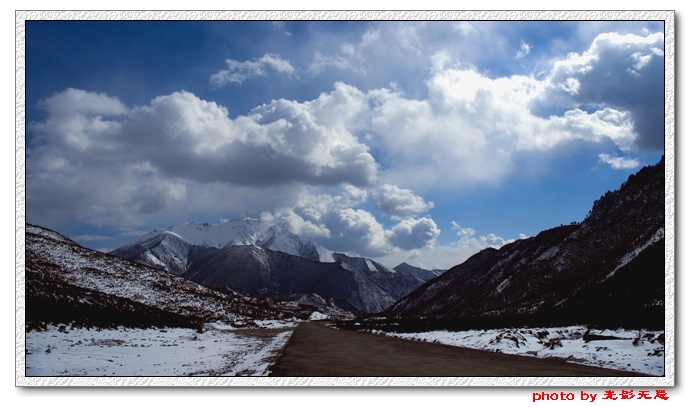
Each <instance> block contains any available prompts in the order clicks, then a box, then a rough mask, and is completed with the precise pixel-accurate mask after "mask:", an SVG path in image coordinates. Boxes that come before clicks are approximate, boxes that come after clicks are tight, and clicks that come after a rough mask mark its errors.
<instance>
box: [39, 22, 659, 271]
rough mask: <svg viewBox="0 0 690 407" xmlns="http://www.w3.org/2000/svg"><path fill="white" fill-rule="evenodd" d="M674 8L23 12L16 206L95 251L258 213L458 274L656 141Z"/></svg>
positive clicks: (580, 203) (653, 148)
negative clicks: (148, 17)
mask: <svg viewBox="0 0 690 407" xmlns="http://www.w3.org/2000/svg"><path fill="white" fill-rule="evenodd" d="M663 31H664V27H663V23H662V22H650V21H603V22H580V21H573V22H554V21H542V22H539V21H533V22H531V21H527V22H509V21H503V22H478V21H469V22H465V21H446V22H417V21H407V22H376V21H351V22H170V21H159V22H139V21H130V22H114V21H113V22H85V21H54V22H49V21H29V22H27V25H26V122H27V140H26V148H27V155H26V218H27V222H30V223H34V224H38V225H41V226H45V227H50V228H53V229H55V230H57V231H59V232H61V233H63V234H65V235H67V236H69V237H71V238H73V239H74V240H76V241H77V242H78V243H80V244H82V245H84V246H86V247H91V248H95V249H114V248H116V247H118V246H120V245H122V244H124V243H126V242H128V241H130V240H133V239H135V238H136V237H137V235H138V234H141V233H142V232H145V231H149V230H152V229H155V228H162V227H167V226H171V225H177V224H182V223H185V222H188V221H198V222H209V223H218V222H221V221H222V220H225V219H235V218H238V217H242V216H249V217H252V218H258V219H262V220H265V221H270V222H273V223H276V224H278V225H280V226H283V227H285V228H287V229H289V230H291V231H293V232H295V233H297V234H299V235H301V236H304V237H307V238H310V239H313V240H315V241H317V242H319V243H321V244H322V245H324V246H325V247H327V248H329V249H331V250H335V251H343V252H349V253H352V254H358V255H362V256H367V257H372V258H375V259H378V260H380V261H382V262H384V263H386V264H388V265H390V266H395V265H397V264H398V263H400V262H402V261H407V262H409V263H411V264H417V265H420V266H424V267H429V268H432V267H438V268H447V267H450V266H453V265H455V264H458V263H460V262H462V261H463V260H464V259H466V258H467V257H468V256H469V255H471V254H472V253H474V252H476V251H478V250H480V249H481V248H484V247H487V246H494V247H498V246H500V245H502V244H505V243H506V242H509V241H512V240H514V239H519V238H522V237H525V236H534V235H536V234H537V233H539V232H540V231H541V230H544V229H547V228H550V227H554V226H558V225H560V224H567V223H570V222H572V221H581V220H582V219H583V218H584V217H585V216H586V215H587V212H588V211H589V209H590V208H591V206H592V203H593V201H594V200H596V199H597V198H599V197H600V196H601V195H603V194H604V193H605V192H606V191H607V190H614V189H617V188H618V187H619V186H620V184H621V183H622V182H623V181H625V180H626V179H627V177H628V176H629V175H630V174H632V173H634V172H636V171H637V170H639V169H640V168H641V167H642V166H644V165H649V164H654V163H656V162H658V161H659V159H660V157H661V155H662V154H663V148H664V128H663V98H664V89H663V85H664V82H663V79H664V64H663V62H664V55H663V50H664V37H663Z"/></svg>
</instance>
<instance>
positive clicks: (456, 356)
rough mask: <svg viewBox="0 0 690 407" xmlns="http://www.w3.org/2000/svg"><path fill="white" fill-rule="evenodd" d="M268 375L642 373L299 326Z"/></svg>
mask: <svg viewBox="0 0 690 407" xmlns="http://www.w3.org/2000/svg"><path fill="white" fill-rule="evenodd" d="M271 372H272V373H271V376H300V377H315V376H330V377H348V376H359V377H362V376H369V377H370V376H375V377H378V376H388V377H391V376H393V377H395V376H398V377H399V376H413V377H440V376H445V377H464V376H465V377H474V376H492V377H496V376H502V377H513V376H527V377H530V376H531V377H543V376H559V377H562V376H575V377H600V376H602V377H603V376H642V375H640V374H635V373H630V372H621V371H617V370H609V369H601V368H596V367H590V366H584V365H577V364H573V363H566V362H564V361H561V360H554V359H538V358H531V357H524V356H515V355H506V354H502V353H493V352H486V351H480V350H474V349H466V348H459V347H454V346H447V345H439V344H435V343H425V342H415V341H410V340H405V339H398V338H391V337H384V336H377V335H371V334H367V333H362V332H356V331H350V330H345V329H332V328H329V327H327V326H325V325H324V324H322V323H318V322H306V323H302V324H300V325H299V326H298V327H297V329H296V330H295V332H294V333H293V334H292V336H291V337H290V340H289V341H288V343H287V345H286V346H285V348H284V349H283V352H282V354H281V355H280V356H279V357H278V359H277V361H276V363H275V364H274V365H273V367H272V368H271Z"/></svg>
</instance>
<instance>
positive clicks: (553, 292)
mask: <svg viewBox="0 0 690 407" xmlns="http://www.w3.org/2000/svg"><path fill="white" fill-rule="evenodd" d="M664 174H665V172H664V157H662V159H661V161H660V162H659V163H657V164H656V165H654V166H647V167H644V168H642V169H641V170H640V171H638V172H637V173H636V174H633V175H631V176H630V177H629V178H628V180H627V181H626V182H624V183H623V184H622V185H621V187H620V189H618V190H616V191H614V192H612V191H609V192H607V193H605V194H604V195H603V196H602V197H601V198H600V199H598V200H596V201H595V202H594V203H593V205H592V210H591V211H590V213H589V214H588V216H587V217H586V218H585V219H584V220H583V221H582V222H580V223H577V222H575V223H574V224H571V225H565V226H559V227H555V228H552V229H547V230H545V231H542V232H541V233H539V234H538V235H537V236H534V237H531V238H528V239H522V240H518V241H515V242H513V243H510V244H507V245H505V246H503V247H501V248H500V249H485V250H483V251H481V252H479V253H477V254H475V255H474V256H472V257H470V258H469V259H468V260H467V261H465V262H464V263H462V264H459V265H457V266H455V267H452V268H451V269H449V270H448V271H447V272H446V273H444V274H442V275H441V276H439V277H437V278H435V279H433V280H430V281H428V282H426V283H425V284H423V285H422V286H420V287H419V288H418V289H416V290H415V291H413V292H411V293H410V294H408V295H407V296H405V297H403V298H401V299H400V300H398V301H397V302H396V303H395V304H393V305H392V306H391V307H390V308H389V309H387V310H386V311H385V313H384V314H385V315H386V316H389V317H391V318H413V319H414V318H431V319H456V320H457V319H464V320H470V319H472V320H475V321H479V320H482V319H483V320H486V321H488V320H489V319H491V318H494V319H496V320H498V319H500V320H502V321H503V322H505V321H510V320H511V319H512V320H513V323H518V324H519V323H520V321H522V322H524V321H528V320H533V321H537V320H538V321H541V322H549V321H555V320H561V321H562V322H565V320H568V322H569V323H571V322H572V323H578V322H580V323H581V322H587V321H590V322H595V321H599V322H601V323H615V321H616V320H618V321H621V322H624V323H626V324H635V323H636V321H635V320H636V319H637V320H638V322H639V323H645V324H655V325H659V324H660V323H661V324H662V323H663V301H664V234H665V229H664V228H665V216H664V212H665V211H664V186H665V184H664ZM643 320H644V322H643Z"/></svg>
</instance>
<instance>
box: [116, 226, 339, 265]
mask: <svg viewBox="0 0 690 407" xmlns="http://www.w3.org/2000/svg"><path fill="white" fill-rule="evenodd" d="M195 246H198V247H208V248H215V249H222V248H224V247H226V246H258V247H261V248H264V249H268V250H273V251H277V252H282V253H287V254H291V255H293V256H299V257H302V258H305V259H308V260H312V261H319V262H325V263H333V262H335V260H334V259H333V253H332V252H331V251H329V250H327V249H326V248H324V247H323V246H320V245H319V244H317V243H315V242H312V241H311V240H307V239H302V238H301V237H299V236H297V235H295V234H293V233H290V232H288V231H287V230H285V229H282V228H280V227H278V226H276V225H272V224H269V223H264V222H260V221H258V220H254V219H244V220H235V221H228V222H224V223H221V224H218V225H210V224H208V223H195V222H190V223H186V224H184V225H180V226H172V227H169V228H166V229H159V230H154V231H152V232H149V233H146V234H145V235H143V236H141V237H140V238H139V239H137V240H135V241H134V242H132V243H129V244H126V245H124V246H122V247H120V248H118V249H116V250H114V251H113V252H111V254H113V255H115V256H120V257H124V258H127V259H130V260H134V261H138V262H141V263H144V264H148V265H151V266H158V267H160V268H163V269H165V270H168V271H170V272H172V273H174V274H182V273H183V272H185V271H186V270H187V266H188V263H189V259H188V255H189V252H190V251H191V249H192V247H195Z"/></svg>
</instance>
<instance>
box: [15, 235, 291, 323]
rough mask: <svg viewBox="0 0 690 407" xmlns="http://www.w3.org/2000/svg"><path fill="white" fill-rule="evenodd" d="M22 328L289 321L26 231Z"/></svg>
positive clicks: (247, 302) (247, 301) (238, 298)
mask: <svg viewBox="0 0 690 407" xmlns="http://www.w3.org/2000/svg"><path fill="white" fill-rule="evenodd" d="M25 260H26V268H25V279H24V283H25V303H26V309H25V312H26V317H25V319H26V324H27V327H28V328H30V329H32V328H39V329H40V327H41V326H42V325H44V324H45V323H47V322H52V323H55V324H57V323H65V324H69V323H73V324H75V325H82V326H89V327H91V326H94V327H116V326H118V325H122V326H129V327H150V326H152V325H153V326H184V327H199V326H200V325H202V324H203V323H204V322H212V321H222V322H226V323H230V324H233V325H237V326H245V325H247V324H250V325H251V324H252V322H253V321H254V320H255V319H277V318H287V317H291V316H292V315H290V314H288V313H284V312H279V311H276V310H274V309H271V308H270V307H267V306H265V305H263V304H261V303H260V302H259V301H257V300H254V299H251V298H247V297H244V296H242V295H240V294H238V293H236V292H232V291H230V290H226V291H225V292H223V293H221V292H218V291H214V290H211V289H209V288H206V287H203V286H201V285H199V284H196V283H194V282H192V281H189V280H186V279H184V278H181V277H178V276H175V275H173V274H171V273H169V272H167V271H163V270H159V269H156V268H152V267H148V266H144V265H142V264H139V263H135V262H132V261H129V260H125V259H122V258H119V257H115V256H110V255H107V254H104V253H100V252H97V251H94V250H90V249H86V248H83V247H81V246H79V245H78V244H77V243H75V242H73V241H72V240H70V239H68V238H66V237H65V236H62V235H60V234H58V233H56V232H54V231H52V230H49V229H44V228H41V227H39V226H34V225H29V224H27V225H26V246H25Z"/></svg>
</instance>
